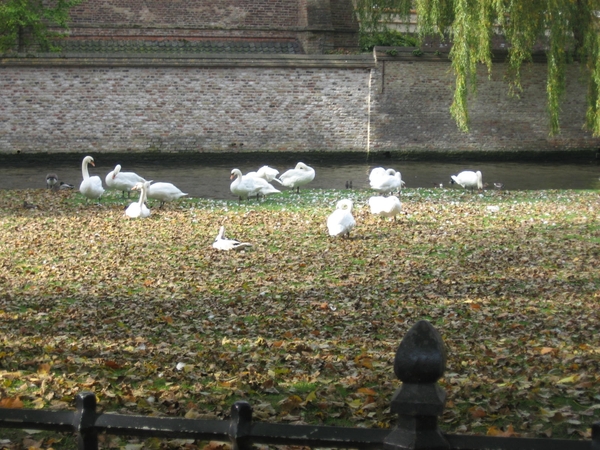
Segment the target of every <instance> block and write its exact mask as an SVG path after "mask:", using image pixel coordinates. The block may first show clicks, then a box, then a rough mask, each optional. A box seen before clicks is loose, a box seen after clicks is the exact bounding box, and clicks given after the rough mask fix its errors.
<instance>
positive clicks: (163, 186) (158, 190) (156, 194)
mask: <svg viewBox="0 0 600 450" xmlns="http://www.w3.org/2000/svg"><path fill="white" fill-rule="evenodd" d="M186 195H187V193H185V192H182V191H181V190H180V189H179V188H178V187H177V186H175V185H174V184H173V183H165V182H162V181H160V182H158V183H153V184H151V185H150V187H149V188H148V193H147V198H151V199H153V200H160V202H161V203H160V207H161V208H162V207H163V205H164V204H165V203H166V202H172V201H173V200H177V199H178V198H181V197H185V196H186Z"/></svg>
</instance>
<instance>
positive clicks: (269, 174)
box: [244, 166, 279, 182]
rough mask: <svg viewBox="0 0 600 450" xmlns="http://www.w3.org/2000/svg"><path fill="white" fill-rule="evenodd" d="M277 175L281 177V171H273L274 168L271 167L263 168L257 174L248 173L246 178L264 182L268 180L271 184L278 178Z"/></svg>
mask: <svg viewBox="0 0 600 450" xmlns="http://www.w3.org/2000/svg"><path fill="white" fill-rule="evenodd" d="M277 175H279V170H277V169H273V168H272V167H269V166H262V167H261V168H260V169H258V170H257V171H256V172H248V173H247V174H246V175H244V176H246V177H257V178H262V179H264V180H267V181H268V182H271V181H273V180H274V179H275V178H277Z"/></svg>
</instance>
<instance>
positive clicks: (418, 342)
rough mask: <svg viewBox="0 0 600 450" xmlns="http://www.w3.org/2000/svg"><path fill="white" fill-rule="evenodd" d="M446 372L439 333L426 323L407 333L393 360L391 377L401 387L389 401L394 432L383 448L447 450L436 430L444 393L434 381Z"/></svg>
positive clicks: (419, 323) (444, 352)
mask: <svg viewBox="0 0 600 450" xmlns="http://www.w3.org/2000/svg"><path fill="white" fill-rule="evenodd" d="M445 370H446V348H445V346H444V341H443V340H442V337H441V335H440V333H439V332H438V331H437V330H436V329H435V328H434V327H433V326H432V325H431V324H430V323H429V322H427V321H426V320H421V321H419V322H417V323H416V324H414V325H413V327H412V328H411V329H410V330H408V332H407V333H406V335H405V336H404V338H403V339H402V342H401V343H400V346H399V347H398V350H397V351H396V357H395V358H394V373H395V374H396V376H397V377H398V378H399V379H400V381H402V386H400V388H399V389H398V390H397V391H396V392H395V393H394V397H393V398H392V405H391V409H392V412H395V413H397V414H398V422H397V424H396V428H394V430H393V431H392V432H391V433H390V434H389V435H388V436H387V437H386V438H385V441H384V447H385V448H386V449H389V450H399V449H423V450H425V449H427V450H433V449H435V450H438V449H439V450H441V449H449V448H450V445H449V444H448V442H447V441H446V439H445V438H444V436H443V435H442V432H441V431H440V429H439V427H438V417H439V416H441V415H442V413H443V411H444V403H445V402H446V392H445V391H444V390H443V389H442V388H441V387H440V385H439V384H438V383H437V381H438V380H439V379H440V378H441V377H442V376H443V375H444V371H445Z"/></svg>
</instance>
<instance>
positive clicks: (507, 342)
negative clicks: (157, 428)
mask: <svg viewBox="0 0 600 450" xmlns="http://www.w3.org/2000/svg"><path fill="white" fill-rule="evenodd" d="M370 195H372V194H371V192H369V191H366V190H354V191H343V190H327V191H322V190H306V191H303V192H301V194H300V195H296V194H293V193H291V192H286V193H283V194H281V195H278V196H277V197H272V198H269V199H267V201H265V202H258V203H257V202H256V201H252V202H245V203H243V204H241V205H239V204H238V203H237V201H222V200H220V201H215V200H207V199H185V200H182V201H180V202H179V203H177V204H171V205H168V206H166V207H165V208H163V209H159V208H157V207H156V205H150V207H151V208H152V215H151V217H150V218H149V219H147V220H127V219H126V218H125V217H124V216H123V210H124V207H125V206H126V205H127V204H128V203H129V202H130V201H133V200H124V199H120V198H118V197H116V196H115V197H112V198H110V199H109V200H108V201H107V202H106V203H104V204H103V205H101V206H98V205H96V204H92V203H87V202H85V201H82V199H81V196H80V195H79V194H78V193H75V192H67V193H54V192H48V191H46V190H43V189H37V190H23V191H0V230H2V231H1V236H0V238H1V239H0V242H2V246H1V247H0V250H1V256H2V258H1V259H2V261H3V263H2V265H1V266H0V281H1V283H2V292H3V293H2V296H1V297H0V310H1V313H0V336H2V347H3V355H2V359H1V362H2V366H1V368H0V377H2V379H4V380H5V382H4V384H3V393H2V396H3V398H15V397H18V398H19V399H20V401H22V402H23V404H24V406H25V407H35V408H69V407H71V406H72V405H71V404H70V401H71V400H70V399H72V397H73V395H74V394H75V393H76V392H79V391H81V390H91V391H94V392H95V393H96V394H97V395H98V397H99V403H100V408H101V409H102V410H103V411H119V412H123V411H127V412H131V413H136V414H164V415H171V416H184V415H185V416H186V417H194V416H200V415H202V416H204V417H206V416H210V417H216V418H221V417H224V416H225V415H226V414H227V413H228V410H229V409H228V408H229V405H230V404H231V403H232V402H233V401H235V400H240V399H243V400H247V401H249V402H250V403H251V404H252V405H253V408H254V415H255V417H256V420H262V421H272V422H279V421H289V420H292V419H290V418H293V420H294V421H303V422H307V423H337V424H347V425H348V424H350V425H352V426H356V425H359V426H368V427H387V426H391V425H393V422H394V419H395V418H394V416H393V414H391V413H390V411H389V402H390V399H391V397H392V394H393V392H394V390H395V389H396V388H397V386H398V382H397V381H396V380H395V379H394V377H393V371H392V361H393V357H394V353H395V350H396V348H397V345H398V344H399V341H400V339H401V337H402V336H403V335H404V334H405V333H406V331H407V330H408V329H409V328H410V326H412V324H414V323H415V322H416V321H417V320H420V319H427V320H429V321H430V322H432V323H433V325H434V326H435V327H436V328H437V329H438V330H439V331H440V333H441V335H442V337H443V339H444V341H445V343H446V346H447V350H448V368H447V371H446V374H445V376H444V378H443V379H442V380H441V385H442V387H443V389H444V390H445V391H446V392H447V393H448V401H447V404H446V409H445V412H444V415H443V417H442V420H441V421H440V423H441V424H442V426H443V427H444V429H445V430H447V431H459V432H466V433H501V432H506V433H510V434H519V435H522V436H549V435H552V436H553V437H569V438H581V437H586V438H589V436H590V426H591V423H593V422H595V421H597V420H599V419H600V415H599V414H600V412H599V410H598V409H597V408H596V407H595V406H596V405H597V399H596V398H595V397H596V395H597V392H598V390H599V388H600V380H599V379H598V377H597V373H598V370H599V369H600V352H598V349H597V348H596V347H595V346H594V345H593V343H594V342H596V340H597V339H596V337H597V335H598V332H600V329H599V328H598V324H599V323H600V320H599V319H600V317H599V314H600V313H599V312H598V308H597V303H598V299H599V298H600V297H599V296H600V279H599V278H598V271H597V261H598V259H599V258H600V253H599V246H598V242H599V239H600V215H599V211H600V196H599V195H598V191H582V192H575V191H534V192H532V191H529V192H526V191H515V192H504V191H485V192H483V193H481V194H479V193H475V194H471V193H468V192H466V191H463V190H447V189H407V190H405V191H403V194H402V197H401V199H402V202H403V211H404V212H403V214H402V216H401V217H399V220H398V221H396V222H395V221H392V220H386V219H382V218H378V217H374V216H372V215H371V214H370V213H369V211H368V208H367V206H366V201H367V199H368V197H369V196H370ZM344 197H349V198H351V199H353V200H354V205H355V206H354V209H353V213H354V215H355V218H356V221H357V226H356V228H355V229H354V230H353V231H352V233H351V236H350V239H334V238H331V237H329V236H328V235H327V230H326V227H325V221H326V218H327V216H328V215H329V214H330V213H331V212H332V210H333V208H334V205H335V202H336V201H337V200H339V199H340V198H344ZM221 224H223V225H224V226H225V228H226V233H227V235H228V236H230V237H233V238H237V239H240V240H242V241H245V242H250V243H251V244H252V247H251V248H250V249H249V250H247V251H244V252H232V253H230V252H219V251H218V250H215V249H213V248H212V246H211V244H212V241H213V239H214V237H215V236H216V234H217V231H218V228H219V226H220V225H221ZM115 439H116V438H115ZM111 442H112V441H111ZM113 444H115V445H116V441H115V442H113ZM107 445H108V444H107Z"/></svg>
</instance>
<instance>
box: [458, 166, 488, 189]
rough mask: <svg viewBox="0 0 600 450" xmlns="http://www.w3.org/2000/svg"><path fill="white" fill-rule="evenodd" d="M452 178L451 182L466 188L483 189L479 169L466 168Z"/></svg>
mask: <svg viewBox="0 0 600 450" xmlns="http://www.w3.org/2000/svg"><path fill="white" fill-rule="evenodd" d="M450 179H451V180H450V183H452V184H454V183H456V184H458V185H460V186H462V187H463V188H465V189H471V191H473V190H475V188H477V189H483V181H482V177H481V172H480V171H479V170H478V171H477V172H473V171H472V170H464V171H462V172H461V173H459V174H458V175H451V176H450Z"/></svg>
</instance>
